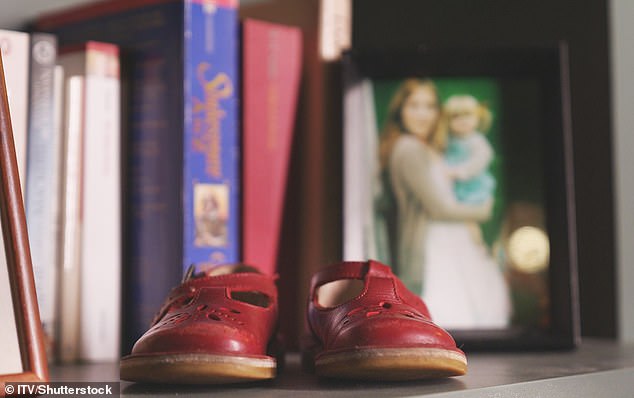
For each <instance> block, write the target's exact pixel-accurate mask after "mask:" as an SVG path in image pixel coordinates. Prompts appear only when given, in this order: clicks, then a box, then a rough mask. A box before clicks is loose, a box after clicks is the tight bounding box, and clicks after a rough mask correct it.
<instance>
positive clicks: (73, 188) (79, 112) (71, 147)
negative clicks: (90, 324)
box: [58, 76, 84, 363]
mask: <svg viewBox="0 0 634 398" xmlns="http://www.w3.org/2000/svg"><path fill="white" fill-rule="evenodd" d="M65 93H66V94H65V100H64V112H63V114H64V123H63V126H64V127H63V133H64V134H63V140H64V155H63V160H62V162H63V166H62V169H63V171H62V173H63V174H62V175H63V177H62V195H63V200H62V203H63V206H62V208H61V218H62V231H61V233H60V235H61V236H62V242H63V243H62V245H61V248H60V249H61V250H60V263H61V264H62V268H61V271H60V273H61V275H60V278H59V281H60V300H59V302H60V308H59V314H60V325H59V336H60V339H59V355H58V357H59V359H60V361H61V362H62V363H72V362H75V361H76V360H77V359H78V358H79V303H80V296H79V294H80V293H79V272H80V270H79V268H80V253H81V241H80V237H81V234H80V231H81V220H80V214H81V207H80V206H81V188H80V187H81V159H82V129H83V126H82V124H83V120H82V118H83V102H84V101H83V94H84V78H83V77H82V76H72V77H70V78H68V79H66V84H65Z"/></svg>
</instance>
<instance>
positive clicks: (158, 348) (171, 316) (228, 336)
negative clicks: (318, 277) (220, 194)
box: [121, 265, 278, 384]
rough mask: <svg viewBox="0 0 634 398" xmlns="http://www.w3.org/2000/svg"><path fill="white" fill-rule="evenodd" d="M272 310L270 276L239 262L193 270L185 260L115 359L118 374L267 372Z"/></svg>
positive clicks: (225, 377)
mask: <svg viewBox="0 0 634 398" xmlns="http://www.w3.org/2000/svg"><path fill="white" fill-rule="evenodd" d="M277 316H278V307H277V289H276V287H275V283H274V279H273V277H271V276H267V275H263V274H260V273H257V270H255V268H251V267H248V266H244V265H231V266H221V267H216V268H213V269H211V270H210V271H209V272H203V273H201V274H198V275H193V268H190V271H189V272H188V275H187V276H186V277H185V279H184V281H183V283H182V284H181V285H180V286H178V287H176V288H175V289H173V290H172V292H171V293H170V295H169V297H168V298H167V300H166V302H165V304H164V305H163V307H162V308H161V310H160V311H159V313H158V314H157V315H156V317H155V318H154V320H153V322H152V326H151V328H150V329H149V330H148V331H147V332H146V333H145V334H144V335H143V336H142V337H141V338H140V339H139V340H138V341H137V342H136V344H135V345H134V348H133V349H132V353H131V354H130V355H128V356H126V357H124V358H123V359H122V360H121V378H122V379H124V380H130V381H140V382H157V383H190V384H218V383H234V382H241V381H253V380H262V379H270V378H273V377H275V373H276V359H275V358H274V357H273V356H271V355H269V354H268V353H267V347H269V346H270V345H271V343H272V341H274V332H275V328H276V324H277Z"/></svg>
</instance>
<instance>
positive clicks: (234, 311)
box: [231, 309, 240, 314]
mask: <svg viewBox="0 0 634 398" xmlns="http://www.w3.org/2000/svg"><path fill="white" fill-rule="evenodd" d="M231 312H233V313H234V314H239V313H240V311H238V310H236V309H232V310H231Z"/></svg>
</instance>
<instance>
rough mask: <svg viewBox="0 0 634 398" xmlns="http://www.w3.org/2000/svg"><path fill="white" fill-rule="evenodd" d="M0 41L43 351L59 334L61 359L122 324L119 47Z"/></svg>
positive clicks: (106, 338) (103, 346)
mask: <svg viewBox="0 0 634 398" xmlns="http://www.w3.org/2000/svg"><path fill="white" fill-rule="evenodd" d="M0 42H2V45H3V46H2V55H3V62H4V63H5V72H6V80H7V83H8V87H9V90H8V98H9V107H10V112H11V115H12V125H13V130H14V137H15V143H16V148H17V149H16V152H17V159H18V171H19V174H20V180H21V186H22V188H23V196H24V204H25V209H26V218H27V226H28V232H29V236H30V242H31V253H32V262H33V267H34V274H35V278H36V281H35V282H36V286H37V294H38V301H39V303H40V318H41V320H42V324H43V328H44V331H45V335H46V336H47V338H48V341H49V344H48V347H49V352H50V351H52V346H53V345H52V341H53V340H57V341H58V342H59V344H60V348H63V349H62V350H61V352H63V353H64V354H63V357H64V358H65V359H66V358H77V357H78V353H79V352H80V351H81V353H82V356H84V357H85V358H101V357H103V356H104V355H105V356H107V355H108V354H107V353H108V352H109V351H110V350H112V348H113V347H116V346H117V344H118V336H117V334H118V333H117V331H118V328H119V316H118V312H119V311H118V308H117V307H118V303H119V301H118V299H119V297H120V294H119V292H120V281H119V279H120V268H121V255H120V235H121V234H120V230H121V228H120V223H121V217H120V213H121V212H120V200H119V198H120V185H121V184H120V175H121V173H120V167H119V165H120V162H119V153H120V151H119V141H120V130H119V125H120V123H119V98H120V96H119V58H118V49H117V47H116V46H113V45H109V44H98V43H94V42H93V43H87V44H85V45H83V46H78V47H74V48H68V49H66V50H65V52H64V53H63V54H59V55H58V51H57V50H58V48H57V41H56V38H55V36H53V35H50V34H44V33H34V34H28V33H23V32H14V31H0ZM3 255H4V254H3ZM87 259H91V260H90V261H87ZM80 264H85V265H82V266H81V268H80ZM59 313H64V314H65V317H64V319H63V321H60V320H61V319H60V318H59V317H58V316H57V314H59ZM80 318H81V319H85V320H86V321H85V322H84V323H83V325H82V328H81V335H80V334H79V332H80V329H79V323H78V320H79V319H80ZM113 331H114V333H112V332H113ZM56 336H59V339H57V338H56ZM94 339H98V340H100V341H101V343H100V344H90V343H89V341H90V340H94Z"/></svg>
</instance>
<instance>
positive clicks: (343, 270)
mask: <svg viewBox="0 0 634 398" xmlns="http://www.w3.org/2000/svg"><path fill="white" fill-rule="evenodd" d="M366 277H381V278H393V277H394V274H392V270H391V268H390V267H389V266H387V265H385V264H381V263H380V262H378V261H375V260H368V261H344V262H341V263H338V264H333V265H330V266H328V267H326V268H324V269H322V270H321V271H319V272H317V273H316V274H315V275H314V276H313V278H312V280H311V292H312V291H314V290H315V289H316V288H317V287H319V286H321V285H323V284H326V283H328V282H334V281H337V280H340V279H361V280H363V279H365V278H366Z"/></svg>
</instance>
